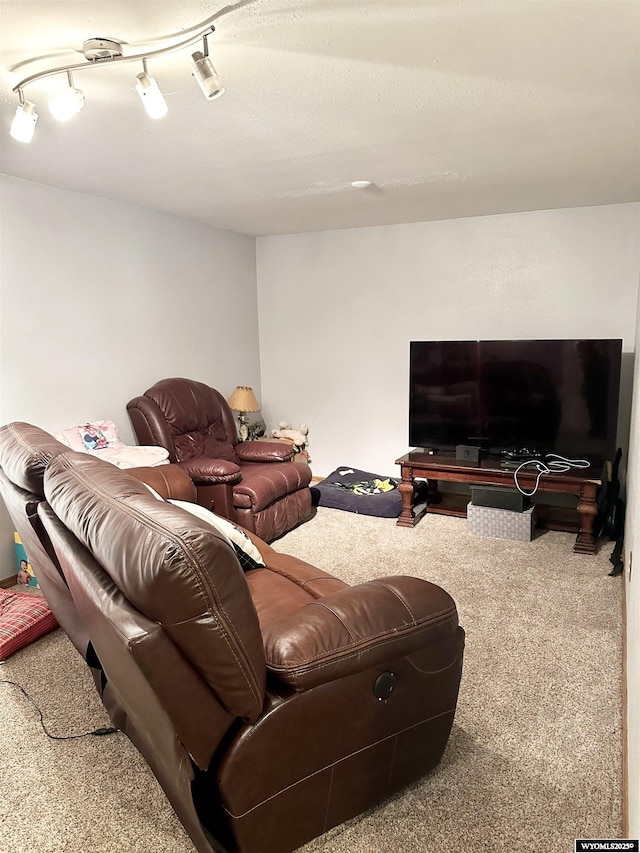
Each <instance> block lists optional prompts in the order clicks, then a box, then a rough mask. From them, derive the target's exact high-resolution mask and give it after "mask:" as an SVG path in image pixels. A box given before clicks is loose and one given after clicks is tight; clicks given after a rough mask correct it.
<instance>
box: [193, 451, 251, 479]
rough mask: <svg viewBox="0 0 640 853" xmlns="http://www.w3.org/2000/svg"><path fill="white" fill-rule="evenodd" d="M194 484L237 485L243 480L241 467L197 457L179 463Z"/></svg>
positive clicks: (223, 461) (222, 460) (221, 460)
mask: <svg viewBox="0 0 640 853" xmlns="http://www.w3.org/2000/svg"><path fill="white" fill-rule="evenodd" d="M177 464H178V465H179V466H180V467H181V468H182V469H183V470H184V471H186V472H187V474H188V475H189V476H190V477H191V479H192V480H193V482H194V483H237V482H238V481H239V480H241V479H242V475H241V473H240V467H239V466H238V465H236V463H235V462H229V461H228V460H227V459H210V458H209V457H208V456H196V457H195V458H194V459H185V460H184V461H183V462H178V463H177Z"/></svg>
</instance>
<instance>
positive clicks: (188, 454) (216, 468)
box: [127, 378, 312, 542]
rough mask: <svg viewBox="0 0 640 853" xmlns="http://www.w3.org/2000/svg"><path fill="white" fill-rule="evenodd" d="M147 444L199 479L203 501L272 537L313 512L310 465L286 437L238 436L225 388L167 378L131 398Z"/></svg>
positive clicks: (141, 438) (134, 422) (134, 419)
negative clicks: (297, 459)
mask: <svg viewBox="0 0 640 853" xmlns="http://www.w3.org/2000/svg"><path fill="white" fill-rule="evenodd" d="M127 410H128V412H129V416H130V418H131V423H132V425H133V429H134V431H135V434H136V436H137V438H138V441H139V442H140V444H142V445H149V444H151V445H160V446H161V447H165V448H166V449H167V450H168V451H169V459H170V461H171V462H175V463H177V464H178V465H180V466H182V467H183V468H184V470H185V471H186V472H187V473H188V474H189V476H190V477H191V479H192V480H193V481H194V483H195V484H196V487H197V489H198V502H199V503H200V504H202V506H205V507H207V508H208V509H214V510H215V512H216V513H217V514H218V515H223V516H225V518H229V519H231V520H232V521H237V522H238V524H241V525H242V526H243V527H245V528H246V529H247V530H250V531H252V532H253V533H256V534H257V535H258V536H259V537H260V538H261V539H264V540H265V542H272V541H273V540H274V539H277V538H278V537H279V536H282V534H283V533H286V532H287V531H288V530H291V528H292V527H295V526H296V525H298V524H300V523H301V522H302V521H306V520H307V519H308V518H309V517H310V516H311V514H312V505H311V490H310V489H309V483H310V482H311V469H310V468H309V466H308V465H307V464H306V463H305V462H295V463H294V462H292V459H293V457H294V450H293V448H292V447H291V446H290V445H289V444H286V443H282V444H277V443H273V442H261V441H245V442H239V441H238V435H237V430H236V424H235V421H234V418H233V414H232V412H231V409H230V408H229V405H228V404H227V401H226V400H225V399H224V397H223V396H222V394H220V393H219V392H218V391H216V390H215V389H214V388H210V387H209V386H208V385H205V384H203V383H202V382H195V381H194V380H192V379H180V378H175V379H163V380H161V381H160V382H156V384H155V385H153V386H152V387H151V388H149V389H148V390H147V391H145V392H144V394H143V395H142V396H140V397H135V398H134V399H133V400H131V401H130V402H129V403H128V404H127Z"/></svg>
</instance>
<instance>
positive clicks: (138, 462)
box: [56, 421, 169, 468]
mask: <svg viewBox="0 0 640 853" xmlns="http://www.w3.org/2000/svg"><path fill="white" fill-rule="evenodd" d="M56 438H57V439H58V441H61V442H62V443H63V444H66V445H67V447H70V448H71V449H72V450H77V451H78V452H79V453H91V454H95V455H96V456H99V457H100V458H101V459H104V460H105V461H106V462H111V464H112V465H115V466H116V467H118V468H138V467H144V466H147V467H151V468H153V467H154V466H156V465H166V464H167V463H168V461H169V451H168V450H167V449H166V448H164V447H138V446H137V445H136V446H131V445H128V444H125V443H124V442H123V441H122V439H121V438H120V435H119V433H118V428H117V427H116V425H115V424H114V422H113V421H93V422H87V423H86V424H78V426H74V427H70V428H69V429H65V430H63V431H62V432H59V433H58V435H57V436H56Z"/></svg>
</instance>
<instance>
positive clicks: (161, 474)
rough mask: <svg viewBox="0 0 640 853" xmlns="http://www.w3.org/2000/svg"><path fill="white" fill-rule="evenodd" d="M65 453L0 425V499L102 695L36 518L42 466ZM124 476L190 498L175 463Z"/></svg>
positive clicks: (191, 489)
mask: <svg viewBox="0 0 640 853" xmlns="http://www.w3.org/2000/svg"><path fill="white" fill-rule="evenodd" d="M68 451H69V448H68V447H67V445H65V444H62V443H61V442H59V441H57V440H56V439H55V438H54V437H53V436H52V435H50V434H49V433H47V432H45V431H44V430H42V429H40V428H39V427H36V426H33V425H31V424H27V423H20V422H16V423H11V424H5V425H4V426H2V427H0V495H1V496H2V499H3V500H4V503H5V506H6V507H7V511H8V513H9V516H10V517H11V521H12V522H13V525H14V529H15V530H16V531H17V532H18V534H19V535H20V539H21V541H22V543H23V544H24V546H25V550H26V553H27V554H28V556H29V559H30V561H31V564H32V566H34V567H35V574H36V577H37V579H38V583H39V585H40V589H41V590H42V593H43V595H44V597H45V598H46V600H47V602H48V603H49V606H50V607H51V609H52V611H53V613H54V615H55V617H56V619H57V620H58V624H59V625H60V626H61V628H62V629H63V630H64V632H65V633H66V634H67V636H68V637H69V639H70V640H71V642H72V643H73V645H74V646H75V647H76V649H77V651H78V652H79V653H80V655H82V657H83V658H84V659H85V661H86V662H87V665H88V666H89V668H90V669H91V672H92V675H93V678H94V680H95V682H96V687H97V688H98V691H99V692H100V693H102V692H103V690H104V686H105V681H106V679H105V675H104V672H103V670H102V667H101V665H100V662H99V661H98V659H97V657H96V655H95V651H94V650H93V647H92V645H91V642H90V640H89V632H88V630H87V628H86V626H85V625H84V623H83V621H82V619H81V618H80V615H79V614H78V610H77V608H76V606H75V604H74V602H73V599H72V597H71V593H70V592H69V587H68V586H67V583H66V580H65V578H64V574H63V572H62V569H61V568H60V564H59V562H58V558H57V555H56V553H55V551H54V549H53V546H52V545H51V542H50V540H49V537H48V535H47V532H46V530H45V529H44V527H43V525H42V521H41V520H40V517H39V515H38V505H39V504H41V503H42V502H43V501H44V482H43V480H44V471H45V468H46V467H47V465H48V464H49V462H50V461H51V459H53V458H54V457H56V456H58V455H59V454H60V453H67V452H68ZM129 474H130V475H131V476H133V477H135V478H137V479H139V480H142V481H143V482H146V483H148V484H149V485H150V486H152V487H153V488H154V489H155V490H156V491H157V492H158V493H159V494H160V495H162V497H164V498H166V499H169V498H173V499H177V500H185V501H194V500H195V499H196V490H195V486H194V484H193V482H192V481H191V480H190V479H189V477H188V476H187V474H185V472H184V471H182V469H181V468H179V467H178V466H177V465H162V466H160V467H158V468H131V469H129Z"/></svg>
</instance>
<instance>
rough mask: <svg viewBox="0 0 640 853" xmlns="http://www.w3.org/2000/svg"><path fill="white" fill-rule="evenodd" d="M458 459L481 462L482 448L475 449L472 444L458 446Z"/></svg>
mask: <svg viewBox="0 0 640 853" xmlns="http://www.w3.org/2000/svg"><path fill="white" fill-rule="evenodd" d="M456 459H463V460H464V461H465V462H479V461H480V448H479V447H474V446H473V445H472V444H458V445H457V446H456Z"/></svg>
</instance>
